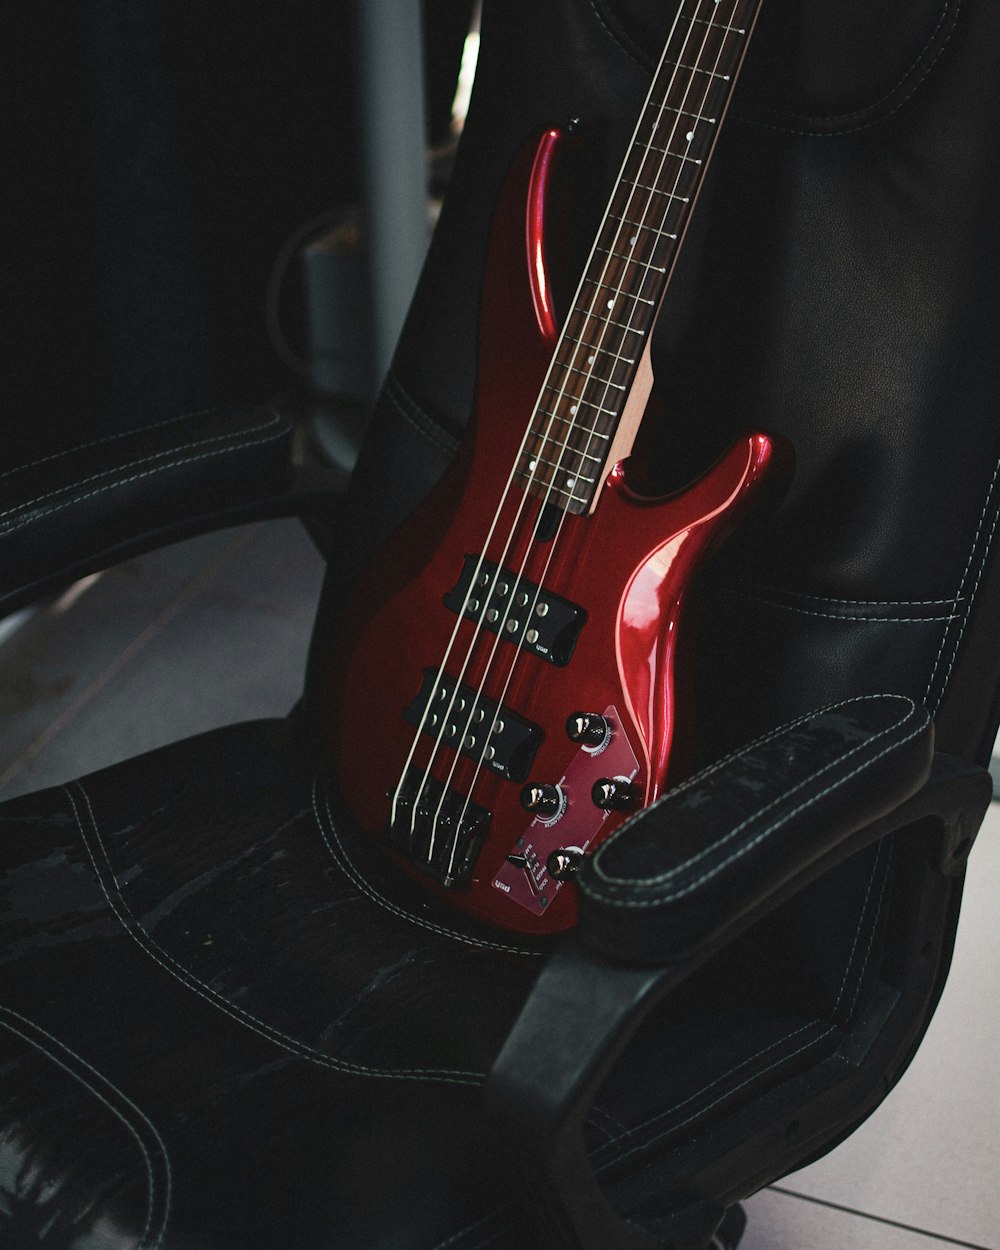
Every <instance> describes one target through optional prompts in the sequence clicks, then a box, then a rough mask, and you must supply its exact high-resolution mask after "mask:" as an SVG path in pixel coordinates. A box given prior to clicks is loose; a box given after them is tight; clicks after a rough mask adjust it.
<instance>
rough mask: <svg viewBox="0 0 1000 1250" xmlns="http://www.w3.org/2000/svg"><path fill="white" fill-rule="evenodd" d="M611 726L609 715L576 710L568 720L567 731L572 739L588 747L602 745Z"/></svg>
mask: <svg viewBox="0 0 1000 1250" xmlns="http://www.w3.org/2000/svg"><path fill="white" fill-rule="evenodd" d="M610 728H611V726H610V725H609V724H608V721H607V717H605V716H601V714H600V713H599V712H574V713H573V715H572V716H571V717H570V718H569V719H568V720H567V721H566V733H567V734H568V736H569V738H570V739H571V741H573V742H581V743H583V745H584V746H588V747H596V746H600V744H601V743H602V742H603V741H604V739H605V738H606V737H607V736H608V730H609V729H610Z"/></svg>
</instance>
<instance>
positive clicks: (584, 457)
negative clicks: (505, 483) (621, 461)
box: [524, 434, 604, 468]
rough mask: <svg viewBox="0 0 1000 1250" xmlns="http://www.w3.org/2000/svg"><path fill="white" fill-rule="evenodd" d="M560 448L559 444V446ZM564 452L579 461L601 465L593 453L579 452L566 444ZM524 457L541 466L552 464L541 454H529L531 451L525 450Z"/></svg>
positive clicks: (602, 436) (599, 458)
mask: <svg viewBox="0 0 1000 1250" xmlns="http://www.w3.org/2000/svg"><path fill="white" fill-rule="evenodd" d="M600 437H601V438H604V435H603V434H602V435H601V436H600ZM548 441H549V442H551V441H552V440H551V439H549V440H548ZM542 442H543V443H544V442H545V440H544V439H543V440H542ZM560 446H561V444H560ZM566 450H567V451H568V452H570V453H571V454H572V455H574V456H579V457H580V458H581V460H593V462H594V463H595V464H600V463H601V457H600V456H595V455H594V454H593V452H589V451H580V449H579V448H578V447H570V446H569V445H568V444H567V445H566ZM524 456H525V458H526V459H528V460H540V461H541V462H542V464H552V461H551V460H546V459H545V457H544V456H543V455H541V454H540V452H531V451H527V450H525V452H524ZM554 467H555V468H558V467H559V466H558V465H555V466H554Z"/></svg>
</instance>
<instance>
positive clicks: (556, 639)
mask: <svg viewBox="0 0 1000 1250" xmlns="http://www.w3.org/2000/svg"><path fill="white" fill-rule="evenodd" d="M444 605H445V607H446V608H450V609H451V610H452V612H455V613H457V614H458V615H461V616H464V617H465V618H466V619H467V620H471V621H476V622H478V623H479V624H480V625H482V626H484V628H486V629H488V630H489V631H490V633H493V634H502V636H503V637H504V638H506V639H508V640H509V641H510V642H513V643H515V644H517V645H518V646H519V647H522V648H523V649H524V650H525V651H528V652H530V653H531V654H532V655H537V656H540V657H541V658H542V659H543V660H548V661H549V663H550V664H556V665H558V666H559V667H560V668H562V667H564V666H565V665H567V664H568V663H569V661H570V657H571V656H572V654H573V648H574V647H575V646H576V640H577V639H578V638H579V636H580V630H581V629H582V628H583V623H584V621H585V620H586V618H587V614H586V612H585V611H584V610H583V608H580V607H577V606H576V604H574V603H570V601H569V600H568V599H563V598H562V597H561V596H560V595H554V594H552V593H551V592H550V591H548V590H543V589H541V588H540V587H538V586H536V585H535V584H534V583H533V582H529V581H526V580H525V579H524V578H523V577H521V578H519V577H517V576H516V575H515V574H514V573H510V572H508V571H507V570H506V569H501V568H499V567H498V566H497V565H496V564H494V563H493V562H492V561H490V560H483V559H481V558H480V557H479V556H466V557H465V564H464V566H463V568H462V574H461V576H460V577H459V579H458V581H457V582H456V583H455V585H454V586H453V587H452V589H451V590H449V591H448V593H447V594H446V595H445V597H444Z"/></svg>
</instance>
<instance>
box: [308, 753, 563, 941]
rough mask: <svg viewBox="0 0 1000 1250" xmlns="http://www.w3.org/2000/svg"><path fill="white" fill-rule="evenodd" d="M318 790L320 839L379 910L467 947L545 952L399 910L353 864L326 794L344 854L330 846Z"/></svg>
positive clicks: (315, 803)
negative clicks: (468, 933)
mask: <svg viewBox="0 0 1000 1250" xmlns="http://www.w3.org/2000/svg"><path fill="white" fill-rule="evenodd" d="M318 788H319V778H318V777H317V778H316V780H315V781H314V783H313V789H312V804H313V812H314V814H315V817H316V826H317V828H318V829H319V834H320V837H321V838H322V839H323V843H324V845H325V846H326V849H327V850H328V851H329V852H330V856H331V858H332V859H333V861H334V862H335V863H336V864H337V865H339V867H340V868H341V870H342V871H343V872H344V873H345V874H346V875H347V876H348V877H350V879H351V881H352V882H353V883H354V885H355V886H356V887H357V888H358V889H359V890H360V891H361V892H362V894H364V895H366V896H367V897H368V898H369V899H371V901H372V902H373V903H377V904H378V906H379V907H383V908H385V910H386V911H388V912H391V913H392V914H393V915H394V916H398V917H399V918H400V919H401V920H406V921H408V922H409V923H410V924H415V925H419V926H420V928H422V929H428V930H429V931H430V932H431V933H439V934H441V936H442V937H447V938H452V939H454V940H455V941H457V942H464V943H465V944H466V945H467V946H476V947H482V948H483V949H485V950H493V951H503V952H504V953H506V954H508V955H531V956H535V957H538V956H540V955H541V954H542V953H543V952H542V951H537V950H532V949H531V948H530V947H523V946H510V945H508V944H507V943H504V942H491V941H489V940H487V939H486V938H474V937H469V936H468V935H467V934H464V933H460V932H458V931H457V930H455V929H446V928H444V927H443V926H441V925H436V924H431V922H430V921H429V920H423V919H421V918H420V917H419V916H415V915H414V914H413V913H412V912H408V911H405V910H404V909H403V908H402V907H398V906H397V905H396V904H395V903H392V902H390V901H389V899H387V898H385V896H384V895H382V894H379V893H378V892H377V891H376V890H375V889H374V888H373V887H372V886H370V885H369V884H368V882H367V881H365V879H364V878H363V877H362V876H361V874H360V873H359V872H358V871H357V870H356V869H355V867H354V865H353V864H352V863H351V861H350V858H349V857H348V855H347V851H346V850H345V849H344V844H343V843H342V842H341V840H340V838H339V837H338V836H337V826H336V824H335V823H334V819H333V813H332V812H331V811H330V798H329V795H326V796H325V798H324V806H325V808H326V818H327V822H328V824H329V827H330V833H331V834H332V836H333V839H334V841H335V842H336V843H337V846H338V848H339V850H340V854H339V855H338V854H337V852H336V851H334V849H333V847H332V846H331V845H330V842H329V839H328V838H327V836H326V832H325V830H324V829H323V821H322V818H321V815H320V810H319V803H318V801H317V790H318Z"/></svg>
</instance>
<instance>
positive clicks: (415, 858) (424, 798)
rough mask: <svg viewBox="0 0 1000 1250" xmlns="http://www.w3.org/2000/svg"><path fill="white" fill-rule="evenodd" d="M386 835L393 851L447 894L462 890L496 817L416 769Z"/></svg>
mask: <svg viewBox="0 0 1000 1250" xmlns="http://www.w3.org/2000/svg"><path fill="white" fill-rule="evenodd" d="M393 810H394V812H395V819H394V820H393V821H392V823H391V824H390V826H389V828H388V830H387V831H386V835H385V836H386V840H387V841H388V843H389V845H390V847H391V848H392V849H393V850H394V851H395V852H396V853H397V854H399V855H402V856H404V857H405V858H406V859H407V860H408V861H409V863H411V864H414V865H415V866H416V867H417V868H421V869H423V871H424V872H426V873H429V874H430V875H431V876H432V877H433V878H434V879H435V880H436V881H437V882H439V883H440V884H441V885H443V886H446V887H448V888H454V887H458V886H463V885H466V884H467V883H468V880H469V876H470V874H471V873H472V869H473V867H474V866H475V863H476V859H477V857H478V855H479V850H480V847H481V846H482V844H483V841H484V840H485V838H486V836H487V834H488V833H489V831H490V822H491V821H492V819H493V817H492V815H491V813H490V812H488V811H487V810H486V808H485V807H480V806H479V804H478V803H473V802H472V801H471V799H468V798H467V797H466V796H465V795H464V794H460V793H459V792H458V791H457V790H452V789H450V788H446V787H445V786H444V785H443V784H442V783H441V782H440V781H438V779H437V778H436V777H432V776H430V775H429V774H427V773H424V772H422V771H421V770H420V769H419V768H415V767H413V766H411V767H410V768H408V769H407V770H406V773H405V774H404V777H403V780H402V782H401V783H400V786H399V790H398V791H397V792H396V797H395V801H394V805H393Z"/></svg>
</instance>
